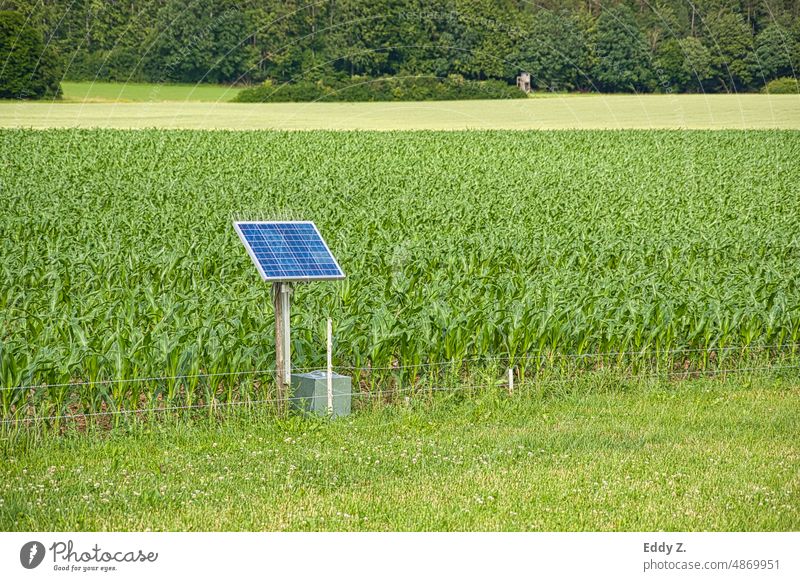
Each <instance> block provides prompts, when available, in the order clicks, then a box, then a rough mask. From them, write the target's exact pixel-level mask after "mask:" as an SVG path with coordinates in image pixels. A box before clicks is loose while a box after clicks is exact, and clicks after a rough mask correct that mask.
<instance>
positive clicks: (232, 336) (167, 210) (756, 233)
mask: <svg viewBox="0 0 800 581" xmlns="http://www.w3.org/2000/svg"><path fill="white" fill-rule="evenodd" d="M0 159H1V160H2V163H1V164H0V201H2V205H0V216H1V218H0V257H1V260H0V382H1V384H0V388H2V389H0V404H1V406H2V417H3V419H5V420H8V419H14V420H16V419H24V418H26V417H29V416H31V415H33V414H35V415H37V416H54V417H56V416H59V415H62V414H73V415H74V414H81V413H91V412H98V411H102V410H122V409H137V408H149V407H152V406H162V407H165V408H166V407H170V406H174V407H176V408H177V407H188V408H191V407H193V406H195V405H211V404H214V403H219V404H231V403H236V402H248V401H265V400H269V399H270V398H271V397H273V386H272V371H271V370H272V368H273V367H274V326H273V314H272V306H271V302H270V294H269V287H268V286H267V285H265V284H264V283H262V282H261V280H260V279H259V278H258V276H257V274H256V271H255V269H254V268H253V266H252V264H251V263H250V261H249V258H248V257H247V255H246V253H245V251H244V249H243V248H242V247H241V245H240V243H239V241H238V238H237V237H236V235H235V233H234V231H233V228H232V225H231V222H232V220H233V219H234V218H240V219H303V220H313V221H315V222H316V224H317V226H318V227H319V229H320V231H321V232H322V234H323V236H324V237H325V239H326V240H327V242H328V245H329V246H330V247H331V250H332V251H333V252H334V254H335V255H336V256H337V258H338V260H339V262H340V264H341V265H342V267H343V268H344V270H345V272H346V273H347V279H346V280H344V281H342V282H318V283H311V284H303V285H298V286H297V287H296V289H295V294H294V300H293V307H292V327H293V329H292V330H293V336H292V349H293V362H294V364H295V365H296V366H297V367H298V368H303V369H306V368H316V367H322V366H323V363H324V361H325V319H326V318H327V317H332V318H333V320H334V334H335V349H334V363H335V365H336V366H337V368H339V369H341V370H343V371H342V372H344V373H352V374H354V375H356V376H357V379H359V380H360V383H359V385H360V389H361V390H362V391H364V392H368V393H371V392H373V391H374V390H389V389H390V386H394V387H395V388H396V387H397V386H398V385H401V386H411V387H413V386H415V385H418V384H419V385H434V384H436V385H440V384H442V385H451V384H452V385H457V384H458V382H459V381H464V378H465V377H467V376H469V375H470V374H473V373H475V372H476V369H478V368H480V369H483V370H485V369H487V368H490V369H495V368H496V371H497V373H498V374H502V373H503V370H504V369H506V368H507V367H514V368H515V369H516V372H517V373H518V374H519V376H520V377H521V378H526V377H535V376H536V375H537V374H541V373H544V372H547V373H550V372H552V371H553V370H555V371H557V372H558V373H562V374H563V373H575V372H578V371H581V370H596V369H598V368H604V369H606V368H612V369H620V370H625V371H630V372H632V373H642V372H645V373H653V372H660V371H664V372H667V373H675V372H681V373H683V372H687V373H691V372H700V371H703V370H708V369H722V370H724V369H727V368H737V367H741V366H747V365H752V364H753V361H756V362H758V364H759V365H763V364H773V363H775V362H786V361H790V362H791V361H793V358H794V356H795V354H796V352H797V348H798V346H800V345H799V344H800V187H799V186H798V184H800V163H798V160H800V137H798V134H797V133H796V132H788V131H787V132H781V131H764V132H762V131H747V132H745V131H720V132H672V131H646V132H645V131H624V132H617V131H608V132H605V131H594V132H592V131H584V132H569V131H565V132H552V133H546V132H530V133H527V132H479V131H473V132H420V133H417V132H406V133H395V132H385V133H378V132H376V133H360V132H313V133H303V132H297V133H289V132H286V133H284V132H193V131H158V130H146V131H112V130H109V131H104V130H48V131H28V130H4V131H2V132H0Z"/></svg>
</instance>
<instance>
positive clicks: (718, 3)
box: [0, 0, 800, 92]
mask: <svg viewBox="0 0 800 581" xmlns="http://www.w3.org/2000/svg"><path fill="white" fill-rule="evenodd" d="M0 7H8V8H16V9H17V10H18V11H19V12H20V13H22V14H25V15H28V14H31V16H32V19H33V21H36V22H38V23H41V25H42V26H43V27H44V28H45V29H46V30H47V39H48V42H50V43H51V44H52V45H53V46H54V47H56V48H57V50H58V51H59V52H60V53H61V54H62V56H63V57H64V58H65V59H66V61H67V62H68V63H69V66H68V68H67V71H66V74H67V78H69V79H73V80H116V81H150V82H209V81H213V82H228V83H230V82H246V83H260V82H262V81H263V80H265V79H270V80H272V81H273V82H275V83H285V82H289V81H293V82H294V81H307V82H311V83H315V82H317V81H318V80H320V79H322V80H324V81H325V82H326V83H328V84H334V83H337V82H344V81H347V80H348V79H349V78H350V77H353V76H367V77H373V78H379V77H385V76H402V77H405V76H417V75H421V76H435V77H440V78H444V77H447V76H448V75H453V74H456V75H462V76H463V77H464V78H466V79H469V80H485V79H495V80H500V81H503V82H506V83H513V81H514V78H515V76H516V75H517V74H518V73H519V72H520V71H523V70H527V71H530V72H531V73H532V74H533V77H534V84H535V86H536V87H537V88H538V89H542V90H582V91H597V90H601V91H623V92H628V91H646V92H649V91H658V92H685V91H690V92H699V91H705V92H717V91H742V90H757V89H760V88H761V87H763V86H764V85H765V84H766V83H767V82H768V81H770V80H771V79H774V78H778V77H781V76H794V72H795V71H796V70H797V69H798V68H800V18H799V17H800V2H799V1H798V0H766V1H759V2H754V1H753V0H696V1H694V2H687V1H686V0H660V1H659V2H642V1H641V0H543V1H542V2H521V1H517V0H501V1H497V0H424V1H423V0H376V1H371V2H365V1H364V0H335V1H333V0H330V1H323V2H305V0H302V1H301V0H190V1H188V2H186V1H184V0H152V1H149V2H95V1H90V0H53V1H50V2H45V3H42V2H35V1H34V0H0Z"/></svg>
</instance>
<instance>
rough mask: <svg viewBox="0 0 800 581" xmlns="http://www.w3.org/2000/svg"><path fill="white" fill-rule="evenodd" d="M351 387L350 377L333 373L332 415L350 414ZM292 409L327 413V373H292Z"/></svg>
mask: <svg viewBox="0 0 800 581" xmlns="http://www.w3.org/2000/svg"><path fill="white" fill-rule="evenodd" d="M351 397H352V388H351V381H350V378H349V377H347V376H346V375H339V374H338V373H334V374H333V417H335V418H336V417H339V416H346V415H349V414H350V400H351ZM290 402H291V405H292V407H293V408H294V409H298V410H301V411H304V412H310V413H314V414H319V415H321V416H327V415H328V373H327V372H326V371H312V372H311V373H293V374H292V397H291V399H290Z"/></svg>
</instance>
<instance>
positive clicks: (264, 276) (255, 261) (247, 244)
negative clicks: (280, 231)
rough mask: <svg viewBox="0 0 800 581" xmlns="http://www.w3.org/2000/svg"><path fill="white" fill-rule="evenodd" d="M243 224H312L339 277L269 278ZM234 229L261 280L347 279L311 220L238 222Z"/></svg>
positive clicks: (326, 275)
mask: <svg viewBox="0 0 800 581" xmlns="http://www.w3.org/2000/svg"><path fill="white" fill-rule="evenodd" d="M243 224H311V226H312V227H313V228H314V232H315V233H316V234H317V236H318V237H319V240H320V242H322V245H323V246H324V247H325V250H326V251H327V253H328V255H329V256H330V257H331V260H333V264H334V265H336V268H337V270H338V271H339V272H340V274H339V275H335V276H333V275H329V274H318V275H311V276H287V277H284V276H267V274H266V273H265V272H264V268H263V267H262V266H261V263H260V262H259V260H258V257H257V256H256V253H255V251H254V250H253V248H252V247H251V246H250V242H249V241H248V240H247V237H246V236H245V235H244V232H242V229H241V227H240V226H241V225H243ZM233 228H234V230H236V234H237V235H238V236H239V240H241V241H242V244H243V245H244V247H245V249H246V250H247V254H248V255H249V256H250V260H252V261H253V264H255V265H256V269H257V270H258V274H259V275H260V276H261V279H262V280H264V281H268V282H303V281H310V280H341V279H343V278H345V276H346V275H345V273H344V270H343V269H342V267H341V266H340V265H339V261H338V260H336V257H335V256H334V255H333V252H331V249H330V248H328V243H327V242H325V239H324V238H323V237H322V234H320V232H319V228H317V225H316V224H314V222H312V221H310V220H237V221H235V222H234V223H233Z"/></svg>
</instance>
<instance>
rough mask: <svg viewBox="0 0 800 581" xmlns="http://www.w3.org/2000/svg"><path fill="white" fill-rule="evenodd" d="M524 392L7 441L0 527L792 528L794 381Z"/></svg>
mask: <svg viewBox="0 0 800 581" xmlns="http://www.w3.org/2000/svg"><path fill="white" fill-rule="evenodd" d="M529 390H530V391H527V390H525V389H523V391H522V392H518V393H516V394H515V395H514V396H513V397H508V396H506V395H504V392H500V391H492V392H481V393H476V394H470V395H469V396H464V395H463V392H462V394H461V395H459V394H451V395H449V396H448V397H447V398H445V399H439V400H436V401H435V402H430V401H427V402H426V401H424V400H422V399H420V400H413V401H410V402H406V403H402V402H401V403H398V404H395V405H392V406H388V407H387V406H384V407H381V408H378V409H373V410H362V411H361V412H359V413H357V414H355V415H353V416H351V417H349V418H347V419H341V420H338V421H335V422H332V423H328V422H323V421H319V422H318V421H310V420H301V419H299V418H290V419H288V420H284V421H278V420H275V419H270V418H268V417H257V416H250V417H245V416H241V417H238V418H233V417H228V419H227V420H224V421H216V420H215V421H208V420H203V421H197V420H195V421H193V422H191V421H187V420H183V421H179V422H177V423H175V424H171V425H160V426H158V425H154V424H153V423H152V422H151V423H149V424H146V425H144V426H142V425H139V427H128V428H118V429H116V430H113V431H111V432H106V433H96V434H92V435H89V436H87V435H85V434H73V435H67V436H61V437H56V436H40V437H37V438H35V437H33V436H32V435H27V436H24V435H17V436H9V437H7V438H6V439H5V440H4V442H3V446H2V462H0V529H2V530H6V531H8V530H14V531H20V530H145V529H151V530H337V531H338V530H343V531H353V530H377V531H387V530H391V531H394V530H441V531H454V530H489V531H492V530H601V531H616V530H629V531H630V530H693V531H766V530H783V531H790V530H798V529H800V441H799V440H798V437H797V436H798V426H800V382H798V379H797V377H796V372H795V376H794V377H784V378H783V379H777V378H772V379H767V378H762V379H746V378H741V377H738V378H729V379H713V380H711V379H704V380H690V381H685V382H679V383H674V382H673V383H668V384H666V383H662V384H643V383H638V384H625V383H619V382H613V381H612V382H608V381H607V382H596V381H595V382H593V383H585V382H579V383H577V384H575V385H574V386H572V387H567V386H565V385H563V384H561V386H560V387H558V388H557V389H555V388H554V389H553V390H549V391H548V390H546V389H545V390H542V386H531V387H530V388H529Z"/></svg>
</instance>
